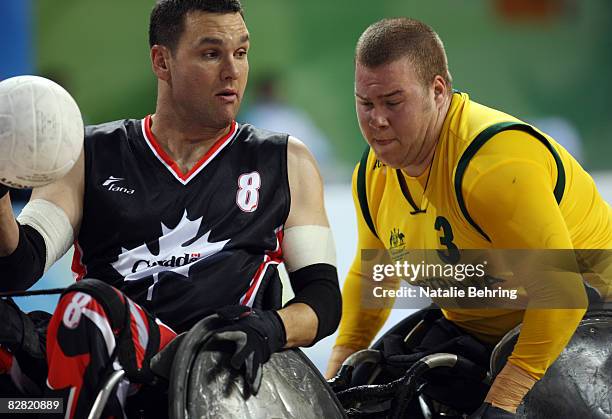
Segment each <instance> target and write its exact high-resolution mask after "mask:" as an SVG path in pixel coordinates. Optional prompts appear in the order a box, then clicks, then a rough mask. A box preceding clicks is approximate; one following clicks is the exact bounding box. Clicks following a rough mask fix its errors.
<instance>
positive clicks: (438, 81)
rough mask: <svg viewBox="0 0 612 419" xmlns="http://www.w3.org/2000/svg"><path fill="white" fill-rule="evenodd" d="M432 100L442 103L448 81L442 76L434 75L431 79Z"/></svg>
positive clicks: (446, 91)
mask: <svg viewBox="0 0 612 419" xmlns="http://www.w3.org/2000/svg"><path fill="white" fill-rule="evenodd" d="M433 91H434V100H435V101H436V103H437V104H439V105H440V104H442V103H443V102H444V99H445V97H446V95H447V94H448V83H447V82H446V80H445V79H444V77H442V76H436V77H434V81H433Z"/></svg>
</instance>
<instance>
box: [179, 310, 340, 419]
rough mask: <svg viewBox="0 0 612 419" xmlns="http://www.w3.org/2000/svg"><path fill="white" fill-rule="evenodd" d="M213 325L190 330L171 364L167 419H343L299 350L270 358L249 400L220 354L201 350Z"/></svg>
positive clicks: (207, 322) (239, 379)
mask: <svg viewBox="0 0 612 419" xmlns="http://www.w3.org/2000/svg"><path fill="white" fill-rule="evenodd" d="M216 322H218V320H216V319H214V318H207V319H204V320H203V321H201V322H200V323H198V324H197V325H196V326H194V327H193V328H192V329H191V331H190V332H189V333H187V335H186V336H185V338H184V339H183V341H182V342H181V344H180V346H179V348H178V350H177V353H176V355H175V358H174V362H173V366H172V373H171V377H170V386H169V389H168V396H169V401H170V418H172V419H179V418H180V419H190V418H191V419H193V418H198V419H200V418H211V419H212V418H215V419H216V418H241V419H242V418H247V417H251V418H259V417H262V418H263V417H265V418H296V419H298V418H299V419H321V418H326V419H327V418H329V419H334V418H343V417H345V415H344V410H343V409H342V406H341V405H340V403H339V402H338V399H337V398H336V396H335V394H334V393H333V391H332V390H331V388H330V387H329V385H328V384H327V382H326V381H325V380H324V378H323V376H322V375H321V374H320V373H319V372H318V371H317V369H316V368H315V367H314V365H313V364H312V363H311V362H310V360H309V359H308V358H307V357H306V356H305V355H304V354H303V353H302V352H301V351H300V350H298V349H291V350H286V351H283V352H278V353H275V354H272V357H271V358H270V360H269V361H268V362H267V363H266V364H265V365H264V367H263V374H262V383H261V387H260V389H259V392H258V393H257V395H256V396H253V395H250V394H248V392H247V391H246V387H245V385H244V380H243V377H242V375H241V374H240V373H239V372H237V371H235V370H233V369H232V368H231V366H230V365H229V358H230V356H229V355H227V354H226V353H224V352H219V351H216V350H209V349H204V348H203V346H204V345H203V342H204V341H205V340H206V339H207V336H208V335H209V333H210V330H214V329H215V327H214V326H215V324H214V323H216Z"/></svg>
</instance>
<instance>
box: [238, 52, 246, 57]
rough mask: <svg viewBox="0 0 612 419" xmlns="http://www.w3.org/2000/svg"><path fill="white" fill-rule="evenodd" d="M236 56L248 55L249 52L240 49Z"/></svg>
mask: <svg viewBox="0 0 612 419" xmlns="http://www.w3.org/2000/svg"><path fill="white" fill-rule="evenodd" d="M236 56H238V57H246V56H247V52H246V51H245V50H242V51H238V52H237V53H236Z"/></svg>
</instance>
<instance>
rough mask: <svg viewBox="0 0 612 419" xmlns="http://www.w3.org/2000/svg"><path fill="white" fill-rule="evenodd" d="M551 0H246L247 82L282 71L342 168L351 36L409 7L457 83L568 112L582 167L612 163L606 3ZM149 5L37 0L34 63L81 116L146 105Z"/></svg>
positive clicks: (528, 110)
mask: <svg viewBox="0 0 612 419" xmlns="http://www.w3.org/2000/svg"><path fill="white" fill-rule="evenodd" d="M534 1H536V0H534ZM559 1H565V2H566V3H567V4H569V5H570V6H569V8H568V10H566V13H564V14H562V15H560V16H558V17H556V18H554V19H551V20H549V21H546V22H544V23H542V22H540V21H530V20H526V21H523V22H518V23H517V22H508V21H507V20H505V19H503V18H501V17H500V16H499V14H497V13H495V9H494V1H493V0H489V1H487V0H432V1H417V0H414V1H409V0H404V1H400V0H379V1H371V0H353V1H343V0H337V1H324V0H310V1H304V2H302V1H297V0H244V1H243V3H244V6H245V9H246V20H247V25H248V26H249V29H250V32H251V36H252V50H251V54H250V63H251V80H253V78H254V77H257V76H258V75H260V74H262V73H264V72H268V71H271V70H273V71H277V72H279V73H280V74H281V75H282V78H283V86H282V87H283V88H284V95H285V97H286V98H287V100H288V101H289V102H290V103H292V104H294V105H297V106H299V107H302V108H303V109H305V110H306V111H307V112H308V113H309V114H310V115H311V116H312V117H313V119H314V120H315V121H316V123H317V124H318V125H319V126H320V128H321V129H322V130H323V131H324V132H325V133H326V134H327V135H328V137H329V138H330V139H331V140H332V142H333V147H334V150H335V151H336V153H337V156H338V158H339V159H340V160H341V162H343V163H345V164H346V165H347V166H350V165H352V164H353V163H354V162H356V161H357V159H358V158H359V155H360V153H361V150H362V149H363V146H362V141H363V140H362V139H361V135H360V133H359V129H358V126H357V122H356V119H355V115H354V101H353V63H352V59H353V58H352V57H353V48H354V44H355V42H356V40H357V37H358V36H359V34H360V33H361V31H363V29H365V27H366V26H367V25H368V24H370V23H372V22H373V21H375V20H377V19H379V18H382V17H391V16H398V15H405V16H411V17H415V18H418V19H421V20H423V21H425V22H427V23H428V24H430V25H431V26H432V27H433V28H434V29H435V30H437V31H438V33H439V34H440V36H441V37H442V39H443V40H444V42H445V44H446V49H447V53H448V56H449V62H450V69H451V72H452V74H453V77H454V87H456V88H458V89H460V90H463V91H466V92H468V93H470V95H471V96H472V98H473V99H475V100H477V101H479V102H481V103H484V104H487V105H489V106H493V107H497V108H499V109H502V110H504V111H506V112H508V113H511V114H514V115H516V116H518V117H521V118H526V119H533V118H537V117H544V116H553V115H554V116H561V117H564V118H566V119H567V120H569V121H570V122H571V123H573V124H574V125H575V126H576V127H577V128H578V130H579V132H580V135H581V137H582V138H583V141H584V146H585V150H584V151H585V161H586V166H587V168H589V169H592V170H601V169H612V163H611V162H610V158H609V157H608V156H610V155H612V110H611V109H612V77H611V76H612V2H610V1H609V0H584V1H577V0H559ZM153 3H154V2H153V0H129V1H125V0H124V1H119V0H106V1H99V0H63V1H57V0H36V1H35V11H36V16H35V19H36V22H37V24H36V27H37V33H36V38H35V39H36V49H37V57H38V59H37V61H38V62H37V65H38V70H39V73H41V74H49V75H53V76H54V77H56V78H58V79H60V80H61V81H62V82H63V83H64V84H65V85H66V86H67V88H68V89H69V90H70V91H71V92H72V93H73V94H74V95H75V97H76V99H77V101H78V102H79V104H80V106H81V108H82V111H83V114H84V115H85V117H86V120H87V122H88V123H98V122H103V121H106V120H112V119H120V118H126V117H142V116H144V115H146V114H147V113H150V112H153V110H154V105H155V79H154V78H153V76H152V74H151V71H150V65H149V55H148V53H149V51H148V44H147V25H148V14H149V11H150V9H151V7H152V6H153ZM248 97H249V94H248V92H247V96H246V98H247V102H246V103H245V105H244V106H248Z"/></svg>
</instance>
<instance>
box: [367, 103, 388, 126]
mask: <svg viewBox="0 0 612 419" xmlns="http://www.w3.org/2000/svg"><path fill="white" fill-rule="evenodd" d="M369 125H370V127H372V128H374V129H377V130H381V129H385V128H388V127H389V120H388V119H387V116H386V115H385V114H384V112H381V111H379V110H377V109H376V108H374V109H372V112H371V113H370V122H369Z"/></svg>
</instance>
